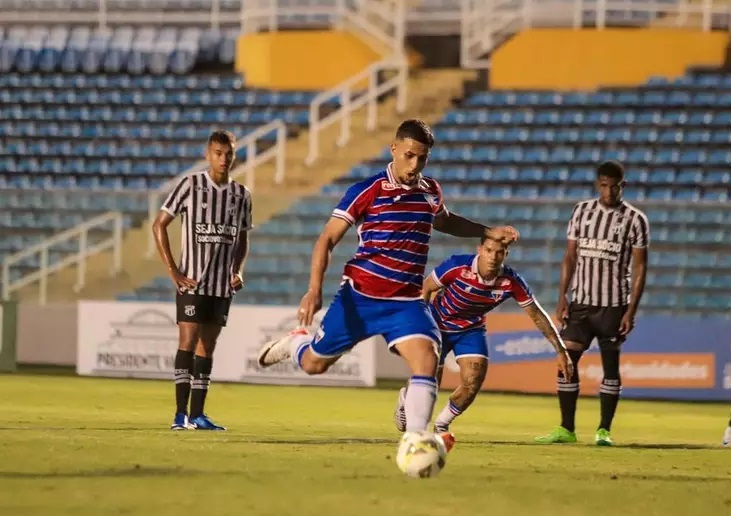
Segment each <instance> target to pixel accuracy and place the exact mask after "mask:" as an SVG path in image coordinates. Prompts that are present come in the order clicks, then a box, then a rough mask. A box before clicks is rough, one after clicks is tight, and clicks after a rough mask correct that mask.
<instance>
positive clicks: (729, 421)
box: [728, 418, 731, 427]
mask: <svg viewBox="0 0 731 516" xmlns="http://www.w3.org/2000/svg"><path fill="white" fill-rule="evenodd" d="M728 426H729V427H731V418H729V420H728Z"/></svg>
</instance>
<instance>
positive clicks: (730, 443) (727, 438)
mask: <svg viewBox="0 0 731 516" xmlns="http://www.w3.org/2000/svg"><path fill="white" fill-rule="evenodd" d="M723 446H725V447H727V448H731V419H729V420H728V427H727V428H726V432H725V433H724V434H723Z"/></svg>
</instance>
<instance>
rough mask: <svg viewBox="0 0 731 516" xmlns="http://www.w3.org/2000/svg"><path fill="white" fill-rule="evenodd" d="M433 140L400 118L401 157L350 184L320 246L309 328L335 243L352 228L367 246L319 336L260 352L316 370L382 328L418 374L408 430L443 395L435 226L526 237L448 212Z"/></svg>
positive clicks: (309, 296) (302, 335)
mask: <svg viewBox="0 0 731 516" xmlns="http://www.w3.org/2000/svg"><path fill="white" fill-rule="evenodd" d="M433 145H434V136H433V134H432V131H431V129H430V128H429V126H427V125H426V124H425V123H424V122H422V121H420V120H407V121H405V122H403V123H402V124H401V125H400V126H399V128H398V130H397V132H396V138H395V139H394V141H393V143H392V144H391V155H392V157H393V161H392V162H391V163H390V164H389V165H388V167H387V168H386V170H384V171H383V172H381V173H379V174H376V175H375V176H373V177H371V178H369V179H366V180H364V181H361V182H359V183H356V184H355V185H353V186H351V187H350V188H349V189H348V191H347V192H346V193H345V195H344V196H343V198H342V200H341V201H340V202H339V203H338V205H337V207H336V208H335V210H334V211H333V214H332V217H331V218H330V220H329V221H328V222H327V224H326V225H325V228H324V229H323V231H322V234H321V235H320V237H319V238H318V240H317V243H316V244H315V247H314V249H313V252H312V268H311V273H310V285H309V289H308V291H307V293H306V294H305V295H304V297H303V298H302V302H301V304H300V308H299V312H298V317H299V321H300V324H301V325H302V326H305V327H306V326H309V325H310V324H311V323H312V318H313V316H314V314H315V313H316V312H317V311H318V310H319V309H320V308H321V306H322V281H323V277H324V274H325V269H326V268H327V265H328V262H329V260H330V254H331V252H332V250H333V248H334V247H335V246H336V245H337V243H338V242H340V240H341V239H342V238H343V236H344V235H345V233H346V232H347V231H348V229H350V227H351V226H354V225H355V226H357V228H358V236H359V246H358V250H357V251H356V253H355V256H354V257H353V258H352V259H351V260H349V261H348V263H347V264H346V266H345V270H344V272H343V282H342V286H341V288H340V291H339V292H338V294H337V296H336V297H335V299H334V300H333V302H332V304H331V305H330V307H329V309H328V311H327V313H326V314H325V317H324V318H323V320H322V323H321V325H320V327H319V329H318V330H317V332H316V334H315V335H314V337H313V336H311V335H309V334H308V333H307V332H306V331H304V330H301V329H300V330H295V331H294V332H292V333H290V334H289V335H287V336H285V337H283V338H281V339H277V340H274V341H271V342H268V343H267V344H265V345H264V346H263V347H262V349H261V351H260V354H259V365H260V366H262V367H267V366H270V365H272V364H275V363H278V362H281V361H283V360H287V359H291V360H292V362H293V363H294V364H295V365H296V366H298V367H300V368H301V369H302V370H303V371H305V372H306V373H308V374H321V373H324V372H325V371H326V370H327V369H328V367H330V366H331V365H332V364H333V363H335V362H336V361H337V360H338V359H339V358H340V356H342V355H343V353H345V352H347V351H348V350H350V349H351V348H352V347H353V346H355V345H356V344H357V343H358V342H360V341H362V340H364V339H366V338H368V337H371V336H374V335H382V336H383V337H384V339H385V340H386V342H387V343H388V347H389V349H390V350H391V351H393V352H395V353H397V354H399V355H400V356H401V357H402V358H403V359H404V360H405V361H406V362H407V364H408V366H409V368H410V369H411V372H412V376H411V379H410V381H409V390H408V394H407V396H406V399H405V411H406V413H407V414H408V415H409V419H408V424H407V425H406V428H405V430H406V431H407V432H411V431H423V430H426V427H427V426H428V424H429V421H430V420H431V416H432V413H433V410H434V402H435V401H436V393H437V382H436V377H435V376H436V372H437V363H438V360H439V348H440V342H441V337H440V332H439V328H438V327H437V324H436V322H435V321H434V318H433V317H432V315H431V313H430V312H429V309H428V307H427V304H426V303H425V302H424V300H423V298H422V286H423V281H424V272H425V268H426V262H427V254H428V251H429V240H430V238H431V233H432V229H436V230H437V231H441V232H444V233H448V234H451V235H454V236H458V237H466V238H470V237H472V238H479V237H481V236H483V235H485V234H488V235H492V236H494V237H495V238H498V239H505V240H507V241H513V240H515V239H516V238H517V236H518V234H517V231H516V230H515V229H514V228H512V227H509V226H506V227H497V228H488V227H486V226H484V225H482V224H478V223H476V222H472V221H470V220H467V219H465V218H463V217H460V216H458V215H455V214H453V213H450V212H449V210H447V208H446V206H445V205H444V201H443V199H442V190H441V187H440V186H439V184H438V183H437V181H435V180H434V179H432V178H429V177H426V176H423V175H422V173H421V171H422V170H423V168H424V166H425V165H426V163H427V159H428V157H429V152H430V150H431V148H432V146H433Z"/></svg>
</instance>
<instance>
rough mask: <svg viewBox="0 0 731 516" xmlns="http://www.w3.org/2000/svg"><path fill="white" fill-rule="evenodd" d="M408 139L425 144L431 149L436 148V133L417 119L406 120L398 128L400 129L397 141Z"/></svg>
mask: <svg viewBox="0 0 731 516" xmlns="http://www.w3.org/2000/svg"><path fill="white" fill-rule="evenodd" d="M406 138H411V139H412V140H414V141H417V142H419V143H423V144H424V145H426V146H427V147H429V148H430V149H431V148H432V147H433V146H434V133H433V132H432V130H431V127H429V126H428V125H427V124H426V122H423V121H422V120H418V119H416V118H411V119H409V120H405V121H404V122H402V123H401V125H400V126H398V129H397V130H396V139H397V140H405V139H406Z"/></svg>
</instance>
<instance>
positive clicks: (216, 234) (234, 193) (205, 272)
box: [161, 170, 252, 297]
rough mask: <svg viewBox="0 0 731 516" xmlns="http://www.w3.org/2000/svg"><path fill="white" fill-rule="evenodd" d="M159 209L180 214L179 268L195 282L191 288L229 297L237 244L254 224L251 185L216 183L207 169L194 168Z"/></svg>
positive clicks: (208, 294)
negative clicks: (198, 169)
mask: <svg viewBox="0 0 731 516" xmlns="http://www.w3.org/2000/svg"><path fill="white" fill-rule="evenodd" d="M161 209H162V210H164V211H166V212H168V213H169V214H170V215H172V216H174V217H176V216H178V215H182V226H183V227H182V243H181V255H180V264H179V269H180V272H182V273H183V274H184V275H185V276H187V277H189V278H191V279H194V280H196V281H197V282H198V287H197V289H196V290H195V291H193V292H191V293H193V294H198V295H206V296H217V297H230V296H231V294H232V292H231V285H230V282H231V276H232V275H233V273H234V272H236V271H234V270H233V267H234V263H233V258H234V248H235V244H236V242H237V241H238V239H239V236H240V235H241V234H242V233H243V232H245V231H248V230H250V229H251V227H252V224H251V193H250V192H249V190H248V189H247V188H246V187H245V186H243V185H241V184H239V183H237V182H236V181H233V180H229V182H228V183H227V184H224V185H220V186H219V185H217V184H216V183H215V182H214V181H213V179H211V176H210V175H209V174H208V170H203V171H200V172H193V173H191V174H188V175H187V176H185V177H184V178H183V179H181V180H180V182H179V183H178V184H177V185H175V188H174V189H173V190H172V192H170V195H168V198H167V199H166V200H165V202H164V203H163V205H162V208H161Z"/></svg>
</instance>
